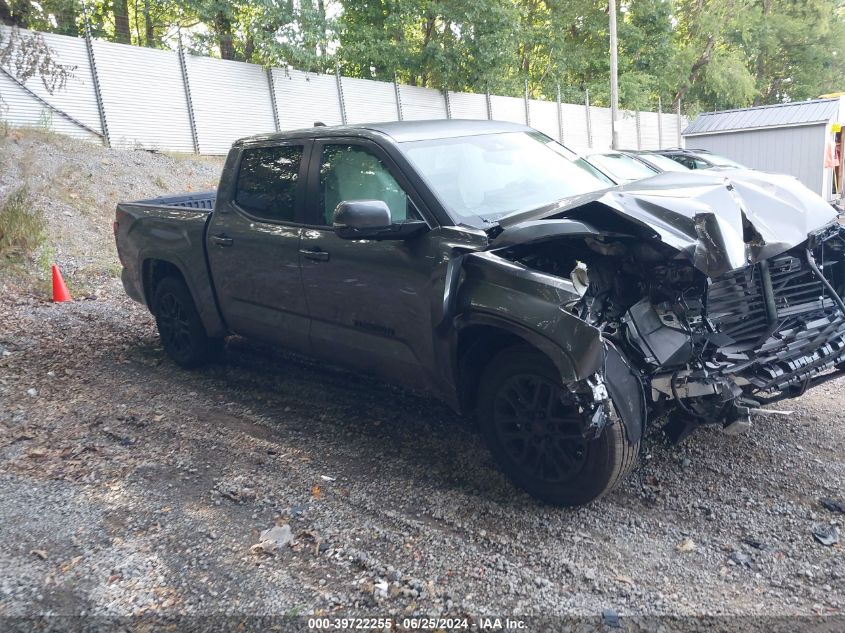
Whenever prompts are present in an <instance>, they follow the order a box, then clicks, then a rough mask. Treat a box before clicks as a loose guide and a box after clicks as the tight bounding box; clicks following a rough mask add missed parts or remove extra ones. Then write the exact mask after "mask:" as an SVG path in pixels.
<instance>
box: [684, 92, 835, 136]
mask: <svg viewBox="0 0 845 633" xmlns="http://www.w3.org/2000/svg"><path fill="white" fill-rule="evenodd" d="M838 115H839V99H838V98H836V99H813V100H812V101H796V102H795V103H779V104H777V105H769V106H758V107H756V108H741V109H739V110H722V111H720V112H702V113H701V114H699V115H698V116H697V117H696V118H695V120H694V121H693V122H692V123H690V124H689V125H688V126H687V128H686V129H685V130H684V132H683V135H684V136H692V135H696V134H718V133H720V132H730V131H739V130H754V129H759V128H768V127H787V126H797V125H812V124H814V123H816V124H818V123H827V122H828V121H830V120H831V119H832V118H834V117H836V116H838Z"/></svg>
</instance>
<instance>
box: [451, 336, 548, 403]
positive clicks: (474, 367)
mask: <svg viewBox="0 0 845 633" xmlns="http://www.w3.org/2000/svg"><path fill="white" fill-rule="evenodd" d="M514 345H526V346H529V347H533V346H531V344H530V343H528V341H526V340H525V339H524V338H522V337H520V336H517V335H516V334H512V333H510V332H508V331H507V330H503V329H502V328H498V327H495V326H490V325H473V326H470V327H468V328H466V329H465V330H463V331H462V332H461V333H460V336H459V338H458V355H457V360H458V381H459V382H458V394H459V395H458V397H459V398H460V405H461V411H463V412H464V413H466V414H471V413H473V412H474V411H475V407H476V405H477V402H476V400H477V398H478V387H479V383H480V382H481V374H482V373H484V368H485V367H486V366H487V363H489V362H490V361H491V360H492V359H493V357H494V356H496V354H498V353H499V352H501V351H502V350H504V349H507V348H508V347H513V346H514ZM538 351H539V350H538ZM541 353H542V352H541Z"/></svg>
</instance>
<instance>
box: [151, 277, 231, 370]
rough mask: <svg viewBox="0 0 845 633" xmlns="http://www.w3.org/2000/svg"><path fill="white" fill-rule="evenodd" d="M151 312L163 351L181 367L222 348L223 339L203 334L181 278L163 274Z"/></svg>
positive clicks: (197, 362)
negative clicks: (163, 277) (164, 276)
mask: <svg viewBox="0 0 845 633" xmlns="http://www.w3.org/2000/svg"><path fill="white" fill-rule="evenodd" d="M153 314H154V315H155V320H156V325H157V326H158V333H159V336H160V337H161V343H162V345H163V346H164V351H165V352H167V355H168V356H170V358H172V359H173V360H174V361H176V363H177V364H179V365H181V366H182V367H189V368H190V367H197V366H198V365H201V364H203V363H205V362H206V361H208V360H209V359H210V358H212V357H213V356H215V355H216V354H218V353H219V352H220V350H221V349H222V347H223V340H222V339H215V338H210V337H209V336H208V335H207V334H206V332H205V327H204V326H203V324H202V320H200V315H199V312H197V308H196V306H195V305H194V300H193V297H191V291H190V290H188V287H187V286H186V285H185V282H184V281H182V280H181V279H177V278H176V277H166V278H165V279H162V280H161V281H160V282H159V283H158V284H157V285H156V288H155V295H154V297H153Z"/></svg>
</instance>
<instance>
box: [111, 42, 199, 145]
mask: <svg viewBox="0 0 845 633" xmlns="http://www.w3.org/2000/svg"><path fill="white" fill-rule="evenodd" d="M94 56H95V58H96V61H97V71H98V73H99V78H100V87H101V89H102V93H103V106H104V108H105V111H106V121H107V122H108V126H109V135H110V137H111V141H112V146H113V147H118V148H133V147H142V148H145V149H158V150H164V151H172V152H193V151H194V144H193V139H192V136H191V126H190V122H189V119H188V105H187V100H186V98H185V86H184V84H183V82H182V71H181V68H180V66H179V58H178V56H177V54H176V53H174V52H170V51H159V50H153V49H151V48H142V47H140V46H126V45H124V44H114V43H112V42H102V41H99V40H98V41H95V42H94Z"/></svg>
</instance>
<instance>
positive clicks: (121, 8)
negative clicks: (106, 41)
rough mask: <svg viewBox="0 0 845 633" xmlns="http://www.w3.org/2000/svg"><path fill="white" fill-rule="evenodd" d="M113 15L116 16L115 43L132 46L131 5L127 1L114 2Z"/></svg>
mask: <svg viewBox="0 0 845 633" xmlns="http://www.w3.org/2000/svg"><path fill="white" fill-rule="evenodd" d="M112 14H113V15H114V41H115V42H120V43H121V44H131V43H132V35H131V31H130V30H129V3H128V2H127V0H112Z"/></svg>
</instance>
